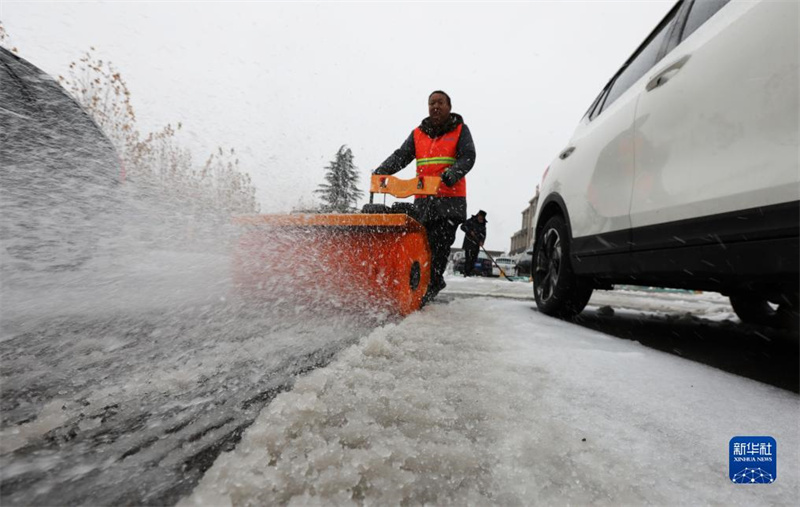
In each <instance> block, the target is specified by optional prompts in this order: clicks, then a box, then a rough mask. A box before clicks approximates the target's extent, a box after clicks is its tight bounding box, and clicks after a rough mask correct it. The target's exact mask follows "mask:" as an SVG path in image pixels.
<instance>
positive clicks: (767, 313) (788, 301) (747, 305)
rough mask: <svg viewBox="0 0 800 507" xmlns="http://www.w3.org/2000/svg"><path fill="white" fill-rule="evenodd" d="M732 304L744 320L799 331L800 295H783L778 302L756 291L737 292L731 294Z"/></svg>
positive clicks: (749, 322)
mask: <svg viewBox="0 0 800 507" xmlns="http://www.w3.org/2000/svg"><path fill="white" fill-rule="evenodd" d="M729 298H730V300H731V306H732V307H733V311H735V312H736V315H738V316H739V319H741V321H742V322H745V323H748V324H755V325H759V326H770V327H775V328H787V329H790V330H792V331H797V329H798V327H800V322H798V321H799V320H800V308H798V307H799V306H800V305H798V295H797V294H789V295H782V296H781V298H779V300H778V301H776V302H771V301H770V300H768V299H767V298H766V297H764V296H762V295H760V294H758V293H756V292H737V293H734V294H731V295H730V296H729Z"/></svg>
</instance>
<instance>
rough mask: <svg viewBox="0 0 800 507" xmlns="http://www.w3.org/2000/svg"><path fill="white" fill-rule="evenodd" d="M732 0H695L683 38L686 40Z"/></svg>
mask: <svg viewBox="0 0 800 507" xmlns="http://www.w3.org/2000/svg"><path fill="white" fill-rule="evenodd" d="M729 1H730V0H695V1H694V2H693V3H692V9H691V10H690V11H689V17H688V18H686V25H685V26H684V27H683V34H682V35H681V40H685V39H686V38H687V37H689V36H690V35H692V33H693V32H694V31H695V30H697V29H698V28H700V26H701V25H702V24H703V23H705V22H706V21H708V20H709V18H711V16H713V15H714V14H716V13H717V11H718V10H720V9H722V8H723V7H725V4H727V3H728V2H729Z"/></svg>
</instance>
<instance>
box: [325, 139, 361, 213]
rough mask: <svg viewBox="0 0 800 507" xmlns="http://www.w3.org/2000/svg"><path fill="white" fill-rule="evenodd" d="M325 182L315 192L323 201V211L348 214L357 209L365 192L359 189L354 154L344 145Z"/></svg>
mask: <svg viewBox="0 0 800 507" xmlns="http://www.w3.org/2000/svg"><path fill="white" fill-rule="evenodd" d="M325 170H326V174H325V181H326V182H327V183H322V184H320V185H319V188H318V189H317V190H315V191H314V192H315V193H316V194H319V195H320V199H322V201H323V203H324V204H323V208H322V209H323V211H336V212H339V213H346V212H348V211H350V210H351V209H352V208H354V207H355V205H356V201H358V199H360V198H361V197H362V196H363V195H364V192H362V191H361V190H360V189H359V188H358V172H357V171H356V167H355V165H354V164H353V152H352V151H351V150H350V148H348V147H347V145H342V147H341V148H339V151H338V152H337V153H336V158H335V159H333V160H332V161H331V162H330V164H328V167H326V168H325Z"/></svg>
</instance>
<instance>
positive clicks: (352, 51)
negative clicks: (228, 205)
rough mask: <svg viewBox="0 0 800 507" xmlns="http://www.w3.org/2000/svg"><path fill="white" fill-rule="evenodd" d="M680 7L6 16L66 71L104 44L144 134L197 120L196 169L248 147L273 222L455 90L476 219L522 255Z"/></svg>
mask: <svg viewBox="0 0 800 507" xmlns="http://www.w3.org/2000/svg"><path fill="white" fill-rule="evenodd" d="M673 4H674V2H673V0H631V1H603V0H598V1H575V2H569V1H535V2H513V3H512V2H491V3H489V2H436V3H433V2H385V3H384V2H370V3H367V2H303V3H299V2H292V3H289V2H199V1H181V2H177V1H174V2H153V1H150V2H131V1H128V2H114V1H106V2H32V1H26V2H18V1H7V0H0V20H2V22H3V24H4V25H5V28H6V30H7V31H8V33H9V35H10V38H11V42H12V43H13V45H15V46H17V47H18V48H19V54H20V56H22V57H23V58H26V59H27V60H29V61H30V62H32V63H33V64H35V65H37V66H39V67H40V68H42V69H44V70H45V71H47V72H49V73H50V74H53V75H58V74H64V73H66V71H67V68H68V65H69V62H70V61H73V60H77V59H78V58H79V57H80V55H81V53H82V52H83V51H85V50H86V49H88V48H89V47H90V46H94V47H96V48H97V53H98V55H99V56H100V57H101V58H103V59H107V60H110V61H112V62H113V63H114V65H115V66H116V67H117V69H118V70H120V71H121V72H122V74H123V77H124V78H125V79H126V80H127V81H128V85H129V87H130V89H131V91H132V100H133V103H134V107H135V109H136V111H137V115H138V118H139V122H140V127H141V128H142V129H143V130H148V129H156V128H158V127H160V126H163V125H165V124H167V123H176V122H178V121H181V122H183V125H184V132H183V134H182V136H183V141H184V142H185V143H186V145H187V146H190V147H192V149H193V151H194V152H195V156H196V159H197V160H198V161H200V160H202V159H203V158H204V157H205V155H206V154H208V153H210V152H211V151H212V150H213V149H215V147H216V146H219V145H222V146H226V147H234V148H236V149H237V150H238V151H239V153H240V155H241V162H242V168H243V169H244V170H246V171H247V172H249V173H250V175H251V176H252V177H253V179H254V182H255V184H256V186H257V187H258V192H259V193H258V197H259V200H260V202H261V205H262V210H263V211H264V212H281V211H288V210H289V209H290V208H291V207H292V206H295V205H297V204H298V203H299V202H300V201H305V202H311V199H312V198H313V197H312V196H313V194H312V191H313V190H314V188H316V186H317V185H318V184H319V183H320V182H321V181H322V177H323V174H324V167H325V165H326V164H327V163H328V161H329V160H330V159H331V158H333V156H334V154H335V153H336V150H337V149H338V148H339V146H340V145H342V144H347V145H348V146H350V147H351V148H352V150H353V153H354V155H355V161H356V165H357V166H358V167H359V169H360V172H361V174H362V188H365V189H366V187H367V182H368V177H369V173H370V172H371V171H372V169H374V168H375V167H376V166H377V165H378V164H380V163H381V162H382V161H383V160H384V159H385V158H386V157H387V156H388V155H389V154H390V153H391V152H392V151H393V150H395V149H396V148H398V147H399V146H400V144H401V143H402V141H403V140H404V139H405V138H406V137H407V136H408V134H409V133H410V132H411V130H412V129H413V128H414V127H416V126H417V125H418V124H419V121H420V120H422V118H424V117H425V116H427V97H428V94H429V93H430V92H431V91H433V90H435V89H443V90H445V91H447V92H448V93H449V94H450V96H451V97H452V100H453V111H454V112H457V113H460V114H461V115H463V117H464V121H465V123H466V124H467V125H468V126H469V127H470V129H471V130H472V134H473V137H474V139H475V144H476V149H477V163H476V164H475V167H474V168H473V170H472V172H471V173H470V174H469V175H468V177H467V181H468V184H467V186H468V204H469V213H470V214H474V213H476V212H477V211H478V209H484V210H486V211H487V212H488V220H489V229H488V238H487V241H486V246H487V248H490V249H494V250H508V248H509V246H510V238H511V235H512V234H513V233H514V232H515V231H516V230H518V229H520V228H521V212H522V210H523V209H524V208H525V207H526V206H527V202H528V200H529V199H531V198H532V197H533V194H534V189H535V187H536V185H537V184H538V183H539V181H540V180H541V176H542V173H543V171H544V169H545V168H546V167H547V165H548V164H549V163H550V161H551V160H552V158H553V157H555V156H556V155H557V154H558V152H559V151H560V150H561V149H562V148H563V147H564V146H566V144H567V141H568V140H569V137H570V135H571V133H572V131H573V129H574V127H575V125H576V124H577V122H578V120H580V118H581V116H582V115H583V113H584V112H585V110H586V109H587V108H588V106H589V104H590V103H591V101H592V99H593V98H594V97H595V95H596V94H597V93H598V92H599V90H600V88H601V87H602V86H603V85H604V84H605V83H606V81H607V80H608V79H609V78H610V77H611V75H612V74H613V73H614V71H615V70H616V69H617V68H618V67H619V66H620V65H621V64H622V63H623V62H624V60H625V59H626V58H627V57H628V56H629V55H630V53H631V52H632V51H633V50H634V49H635V48H636V46H637V45H638V44H639V43H640V42H641V41H642V40H643V39H644V38H645V37H646V36H647V34H648V33H649V32H650V30H651V29H652V28H653V27H654V26H655V25H656V24H657V22H658V21H659V20H660V19H661V18H662V17H663V15H664V14H666V12H667V11H668V10H669V8H670V7H671V6H672V5H673ZM413 174H414V169H413V164H412V165H410V166H409V167H408V168H406V169H405V170H403V171H402V172H400V173H398V176H401V177H405V178H410V177H412V176H413ZM460 241H461V237H460V236H459V238H458V239H457V242H456V246H460Z"/></svg>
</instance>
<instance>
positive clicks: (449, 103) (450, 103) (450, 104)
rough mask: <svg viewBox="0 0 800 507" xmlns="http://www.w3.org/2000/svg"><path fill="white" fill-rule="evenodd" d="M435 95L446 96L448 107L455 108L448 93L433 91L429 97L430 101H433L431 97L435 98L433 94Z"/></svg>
mask: <svg viewBox="0 0 800 507" xmlns="http://www.w3.org/2000/svg"><path fill="white" fill-rule="evenodd" d="M434 93H441V94H442V95H444V96H445V97H447V105H448V106H450V107H453V103H452V102H450V95H448V94H446V93H445V92H443V91H442V90H435V91H432V92H431V94H430V95H428V100H431V97H433V94H434Z"/></svg>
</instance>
